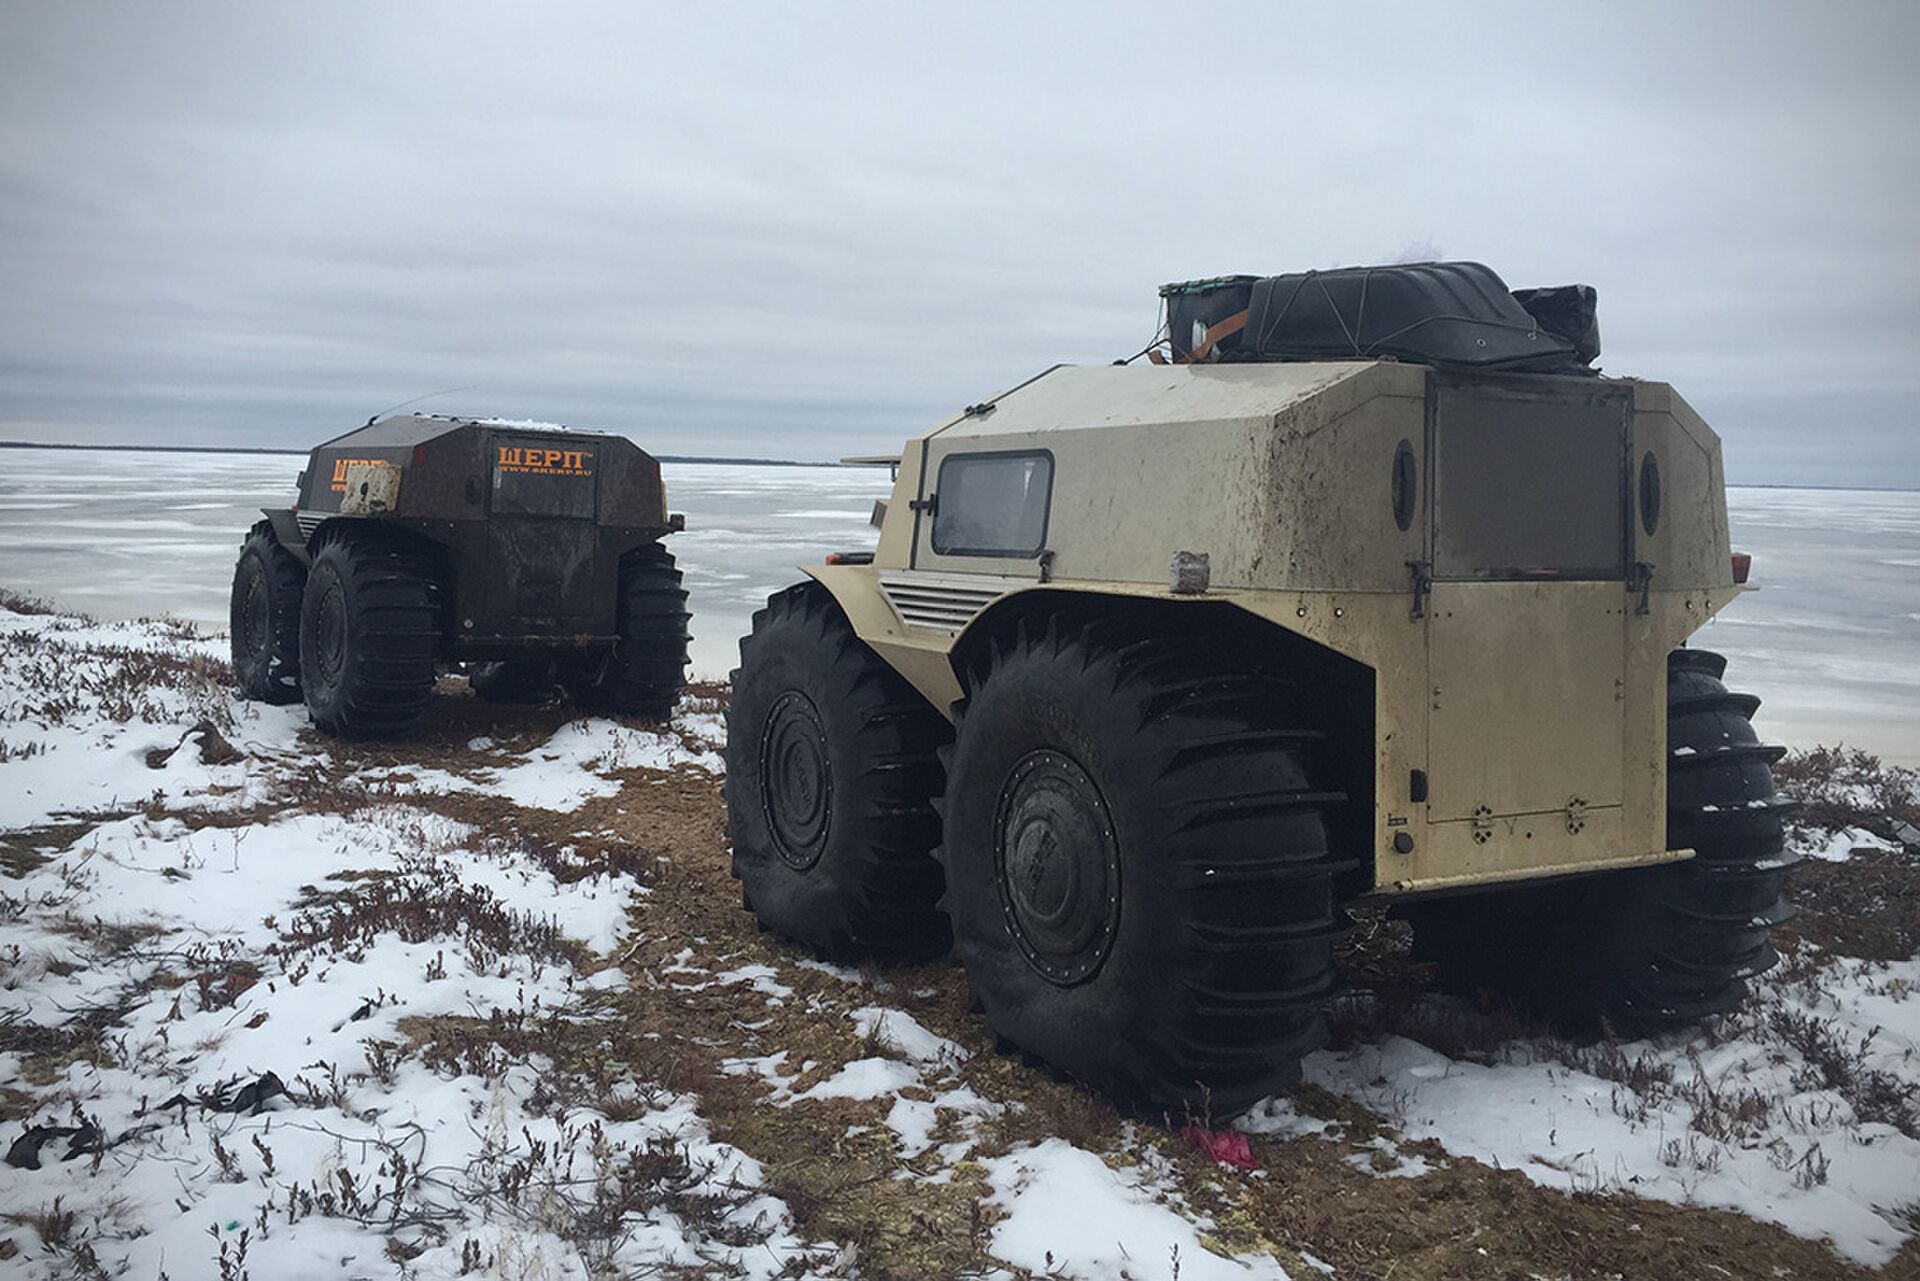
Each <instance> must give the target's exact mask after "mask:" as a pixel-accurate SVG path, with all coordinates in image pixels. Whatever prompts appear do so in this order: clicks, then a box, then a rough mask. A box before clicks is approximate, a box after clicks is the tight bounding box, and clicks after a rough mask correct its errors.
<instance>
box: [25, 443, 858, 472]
mask: <svg viewBox="0 0 1920 1281" xmlns="http://www.w3.org/2000/svg"><path fill="white" fill-rule="evenodd" d="M0 449H104V450H107V451H109V452H112V453H123V454H291V455H293V456H294V457H296V458H304V457H306V455H307V451H306V450H304V449H268V448H266V447H264V446H260V445H76V444H72V443H69V442H65V441H62V442H59V443H57V444H56V443H52V442H48V441H39V440H0ZM654 457H655V458H658V459H659V460H660V461H661V462H663V463H712V464H716V465H721V466H734V467H839V466H842V465H843V464H841V463H810V462H806V461H805V460H803V459H799V458H710V457H708V456H706V455H704V454H655V455H654Z"/></svg>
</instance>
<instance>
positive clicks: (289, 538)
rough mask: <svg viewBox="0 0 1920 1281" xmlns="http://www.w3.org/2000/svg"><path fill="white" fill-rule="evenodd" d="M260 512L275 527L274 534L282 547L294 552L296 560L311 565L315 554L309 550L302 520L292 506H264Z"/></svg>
mask: <svg viewBox="0 0 1920 1281" xmlns="http://www.w3.org/2000/svg"><path fill="white" fill-rule="evenodd" d="M260 514H261V515H263V516H265V517H266V518H267V523H268V524H269V525H271V526H272V527H273V536H274V538H276V539H277V540H279V543H280V545H281V546H282V547H284V548H286V549H287V550H288V551H290V552H292V553H293V557H294V559H295V560H297V561H299V562H300V563H301V564H302V565H305V566H308V567H311V566H312V565H313V555H312V553H310V552H308V551H307V540H306V536H305V535H303V534H302V533H301V532H300V521H299V518H298V517H296V516H295V515H294V513H293V509H292V508H291V507H262V508H261V509H260Z"/></svg>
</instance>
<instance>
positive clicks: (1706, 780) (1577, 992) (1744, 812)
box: [1407, 649, 1795, 1034]
mask: <svg viewBox="0 0 1920 1281" xmlns="http://www.w3.org/2000/svg"><path fill="white" fill-rule="evenodd" d="M1726 665H1727V660H1726V659H1724V658H1722V657H1721V656H1720V655H1718V654H1711V653H1708V652H1706V651H1704V650H1692V649H1681V650H1675V651H1674V652H1673V653H1672V654H1671V655H1670V656H1669V657H1668V660H1667V753H1668V755H1667V848H1669V849H1691V850H1693V851H1694V857H1693V858H1692V859H1690V860H1688V861H1686V862H1684V863H1673V864H1667V865H1664V866H1660V867H1653V868H1645V869H1641V870H1637V871H1629V872H1613V873H1607V874H1603V875H1599V876H1593V877H1586V878H1582V879H1578V880H1573V881H1568V882H1563V883H1559V884H1549V885H1542V886H1537V887H1527V888H1521V889H1514V890H1508V891H1503V892H1499V893H1495V894H1487V895H1478V896H1474V897H1470V898H1461V899H1455V900H1449V901H1444V902H1439V903H1434V904H1430V905H1416V906H1415V907H1413V908H1411V909H1410V910H1409V911H1408V912H1407V915H1408V916H1409V917H1411V918H1412V920H1413V922H1414V930H1415V939H1416V948H1417V951H1418V953H1419V954H1420V955H1422V956H1424V957H1426V958H1428V959H1431V960H1434V961H1437V962H1438V963H1439V964H1440V968H1441V974H1442V977H1443V979H1445V980H1447V981H1448V982H1449V983H1450V984H1451V985H1452V986H1455V987H1457V988H1462V989H1471V988H1478V989H1485V990H1489V991H1494V992H1499V993H1502V994H1504V995H1508V996H1511V997H1513V998H1515V999H1517V1000H1519V1001H1520V1002H1521V1003H1522V1004H1524V1005H1527V1006H1531V1007H1533V1008H1535V1009H1537V1010H1539V1011H1541V1012H1543V1013H1547V1014H1552V1015H1559V1016H1563V1017H1570V1018H1573V1019H1587V1020H1590V1019H1593V1018H1595V1017H1598V1018H1600V1019H1604V1020H1605V1021H1606V1023H1607V1024H1609V1025H1610V1026H1611V1027H1612V1028H1613V1029H1615V1030H1617V1031H1621V1032H1628V1033H1635V1034H1638V1033H1645V1032H1654V1031H1660V1030H1664V1029H1667V1028H1673V1027H1680V1026H1684V1025H1686V1024H1688V1023H1692V1022H1695V1021H1697V1020H1699V1019H1702V1018H1705V1017H1707V1016H1709V1015H1713V1014H1720V1013H1724V1012H1726V1011H1728V1010H1731V1009H1733V1008H1734V1007H1735V1006H1737V1005H1739V1004H1740V1002H1741V1001H1742V1000H1743V999H1744V998H1745V996H1746V980H1748V979H1750V978H1752V977H1753V976H1755V975H1757V974H1761V973H1763V972H1765V971H1766V970H1768V969H1769V968H1771V967H1772V966H1773V964H1774V963H1775V962H1776V961H1777V960H1778V959H1779V957H1778V956H1777V955H1776V953H1775V952H1774V950H1773V946H1772V944H1771V943H1769V942H1768V938H1767V935H1768V931H1770V930H1771V929H1772V928H1773V927H1774V926H1776V925H1779V924H1781V923H1783V922H1785V921H1787V920H1788V919H1790V918H1791V917H1792V915H1793V912H1792V909H1791V908H1790V907H1788V906H1787V904H1786V902H1785V900H1784V899H1782V898H1781V895H1780V889H1781V877H1782V873H1783V871H1784V870H1785V868H1786V867H1787V866H1789V865H1790V864H1791V863H1792V862H1794V861H1795V859H1794V857H1793V856H1791V855H1789V854H1788V853H1787V852H1786V850H1785V841H1786V834H1785V828H1784V826H1783V824H1782V821H1781V820H1782V816H1783V814H1784V812H1785V811H1786V809H1787V808H1789V802H1788V801H1787V800H1786V799H1785V798H1784V797H1782V796H1781V795H1780V794H1779V792H1778V790H1777V789H1776V788H1775V787H1774V782H1773V770H1772V766H1773V763H1774V762H1775V761H1777V760H1779V759H1780V757H1781V756H1782V755H1783V754H1784V752H1785V749H1784V748H1779V747H1767V746H1764V745H1762V744H1761V743H1760V742H1759V740H1758V738H1757V737H1756V736H1755V734H1754V730H1753V719H1752V718H1753V713H1754V711H1755V709H1757V708H1758V707H1759V705H1760V700H1759V699H1757V698H1755V697H1753V696H1752V695H1750V694H1735V693H1730V692H1728V690H1727V687H1726V686H1725V685H1724V684H1722V683H1721V676H1722V675H1723V674H1724V673H1725V671H1726Z"/></svg>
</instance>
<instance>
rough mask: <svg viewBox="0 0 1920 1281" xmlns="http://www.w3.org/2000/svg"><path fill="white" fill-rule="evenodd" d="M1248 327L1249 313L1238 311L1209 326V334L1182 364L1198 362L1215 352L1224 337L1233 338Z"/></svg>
mask: <svg viewBox="0 0 1920 1281" xmlns="http://www.w3.org/2000/svg"><path fill="white" fill-rule="evenodd" d="M1246 327H1247V313H1246V312H1244V311H1236V312H1234V313H1233V315H1231V316H1228V317H1227V318H1226V319H1225V320H1222V321H1220V322H1219V323H1218V324H1212V325H1208V326H1207V336H1206V337H1205V338H1203V339H1202V340H1201V341H1200V345H1199V346H1198V347H1195V348H1194V349H1193V351H1192V353H1191V354H1190V355H1188V357H1187V358H1186V359H1185V360H1184V361H1181V362H1180V363H1181V364H1188V365H1191V364H1198V363H1199V362H1201V361H1203V360H1205V359H1206V358H1207V357H1208V356H1211V355H1212V354H1213V349H1214V348H1215V347H1216V346H1218V345H1219V344H1220V342H1221V341H1222V340H1224V339H1227V338H1231V337H1233V336H1234V335H1235V334H1237V333H1239V332H1240V331H1241V330H1242V329H1245V328H1246Z"/></svg>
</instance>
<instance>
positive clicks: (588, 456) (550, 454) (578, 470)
mask: <svg viewBox="0 0 1920 1281" xmlns="http://www.w3.org/2000/svg"><path fill="white" fill-rule="evenodd" d="M494 470H495V471H518V472H532V473H534V474H536V475H541V476H591V475H593V451H592V450H591V449H539V448H535V447H534V446H532V445H502V446H500V457H499V459H498V460H497V461H496V462H495V463H494Z"/></svg>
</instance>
